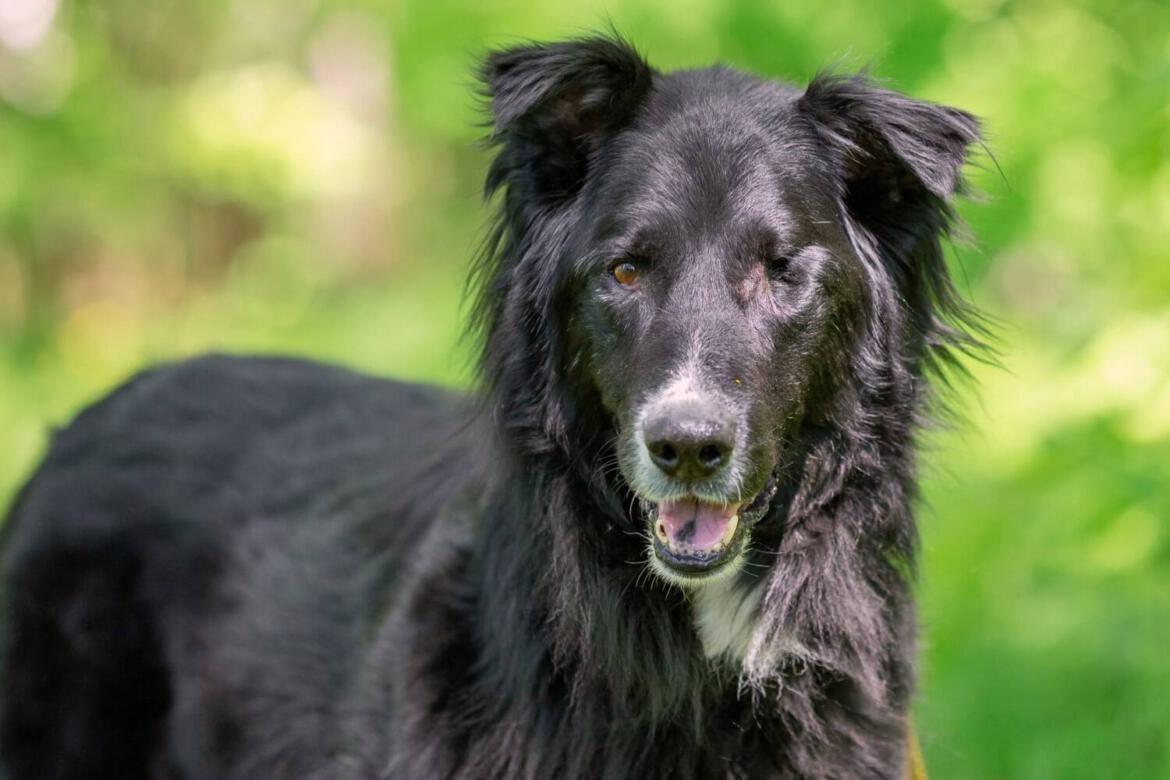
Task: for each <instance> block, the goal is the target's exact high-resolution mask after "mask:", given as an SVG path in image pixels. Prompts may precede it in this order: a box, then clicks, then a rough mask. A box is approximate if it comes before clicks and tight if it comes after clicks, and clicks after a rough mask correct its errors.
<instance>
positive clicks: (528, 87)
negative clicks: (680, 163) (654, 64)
mask: <svg viewBox="0 0 1170 780" xmlns="http://www.w3.org/2000/svg"><path fill="white" fill-rule="evenodd" d="M653 75H654V71H653V70H652V69H651V68H650V66H649V65H647V64H646V61H645V60H643V59H642V57H641V56H640V55H639V54H638V53H637V52H636V51H635V50H634V49H633V47H631V46H630V45H629V44H627V43H625V42H624V41H622V40H620V39H617V38H606V37H594V38H585V39H581V40H574V41H567V42H563V43H553V44H538V45H531V46H521V47H517V48H513V49H507V50H504V51H498V52H494V53H492V54H490V55H488V57H487V59H486V60H485V62H484V65H483V68H482V70H481V78H482V80H483V83H484V86H485V90H486V93H487V96H488V98H489V100H490V107H491V121H492V131H493V132H492V135H491V141H492V143H494V144H497V145H499V146H500V147H501V151H500V155H499V157H497V159H496V161H495V163H494V164H493V165H492V168H491V171H490V172H489V174H488V180H487V190H488V192H489V193H490V192H493V191H495V190H496V189H497V188H498V187H500V186H501V185H502V184H505V183H507V184H508V187H509V190H522V191H523V192H522V194H523V195H526V196H529V197H535V199H536V200H537V201H538V202H542V203H546V204H547V203H559V202H562V201H564V200H565V199H567V198H569V197H571V196H573V195H574V194H576V193H577V191H578V190H580V188H581V186H582V184H584V182H585V179H586V176H587V175H588V173H589V165H590V161H591V160H592V159H593V157H594V156H595V154H596V153H597V151H598V149H600V147H601V145H602V144H603V143H604V142H605V141H606V140H607V139H608V138H610V137H612V135H613V134H614V133H616V132H617V131H618V130H619V129H621V127H622V126H624V125H625V124H626V123H627V122H628V121H629V120H630V118H631V117H632V115H633V113H634V110H635V108H636V107H637V106H638V104H639V103H640V102H641V101H642V99H643V98H644V97H645V96H646V94H647V93H648V92H649V91H650V85H651V81H652V80H653Z"/></svg>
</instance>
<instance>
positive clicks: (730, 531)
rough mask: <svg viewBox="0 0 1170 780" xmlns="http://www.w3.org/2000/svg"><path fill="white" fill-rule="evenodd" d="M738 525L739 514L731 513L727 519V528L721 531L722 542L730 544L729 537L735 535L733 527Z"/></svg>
mask: <svg viewBox="0 0 1170 780" xmlns="http://www.w3.org/2000/svg"><path fill="white" fill-rule="evenodd" d="M738 527H739V515H732V516H731V519H730V520H728V521H727V530H726V531H724V532H723V544H731V537H733V536H735V529H736V528H738Z"/></svg>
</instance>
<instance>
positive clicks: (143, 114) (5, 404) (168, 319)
mask: <svg viewBox="0 0 1170 780" xmlns="http://www.w3.org/2000/svg"><path fill="white" fill-rule="evenodd" d="M5 9H6V10H4V9H0V501H7V500H8V498H9V497H11V495H12V492H13V491H14V490H15V488H16V486H17V485H18V482H19V480H20V479H21V478H22V477H23V475H25V474H26V473H27V472H28V470H29V469H30V468H31V466H32V464H33V463H34V461H35V459H36V457H37V455H38V453H39V452H40V451H41V450H42V448H43V446H44V442H45V435H46V430H47V429H48V427H49V426H52V425H60V424H62V423H63V422H64V421H66V420H67V419H68V418H69V416H70V415H71V414H72V413H73V412H74V411H75V410H76V409H77V408H78V407H79V405H81V404H82V403H84V402H85V401H86V399H89V398H92V397H93V396H94V395H95V394H97V393H99V392H101V391H103V390H104V389H106V388H108V387H109V386H110V385H111V384H112V383H114V382H116V381H117V380H119V379H121V378H122V377H125V376H126V375H127V374H129V373H130V372H132V371H133V370H134V369H135V368H136V367H138V366H140V365H142V364H144V363H149V362H152V361H157V360H161V359H166V358H171V357H174V356H181V355H188V354H191V353H193V352H197V351H201V350H206V349H210V348H216V349H231V350H237V351H240V350H279V351H295V352H298V353H306V354H310V355H314V356H319V357H322V358H328V359H333V360H339V361H343V362H346V363H349V364H352V365H355V366H359V367H362V368H365V369H368V370H371V371H375V372H383V373H392V374H396V375H400V376H407V377H416V378H424V379H430V380H438V381H442V382H448V383H464V384H465V383H467V382H468V381H469V379H468V377H469V373H468V371H467V355H468V352H469V349H468V347H467V346H466V345H460V344H459V343H458V339H457V337H458V322H459V321H460V292H461V281H462V279H463V276H464V273H465V269H466V267H467V261H468V258H469V257H470V256H471V255H472V253H473V252H474V250H475V247H476V241H477V236H478V231H479V228H480V227H481V225H482V223H483V221H484V211H483V209H482V207H481V205H480V203H479V202H478V190H479V186H480V179H481V177H482V174H483V171H484V166H485V162H486V159H485V154H484V152H483V150H482V149H481V148H480V147H479V146H477V144H476V139H477V137H478V135H479V134H480V130H479V129H477V126H476V122H477V121H479V119H480V117H479V115H478V114H477V110H478V106H477V101H476V99H475V97H474V92H473V87H474V85H473V82H472V80H471V77H470V75H469V73H470V68H471V66H472V64H473V63H474V61H475V58H476V57H477V55H479V54H480V53H482V52H483V51H484V50H485V49H486V48H487V47H488V46H490V45H494V44H500V43H507V42H515V41H517V40H519V39H521V38H529V37H534V38H547V37H558V36H564V35H567V34H573V33H577V32H581V31H583V30H587V29H595V28H598V27H603V26H605V25H606V24H608V23H610V22H612V23H613V24H614V25H615V26H616V27H617V28H618V29H620V30H621V31H622V32H623V33H624V34H625V35H627V36H629V37H630V38H632V40H634V41H635V42H636V43H637V44H638V45H639V46H640V47H641V48H642V49H643V51H644V52H645V53H646V54H647V55H648V56H649V58H650V59H651V60H652V61H653V62H654V63H656V64H657V65H659V66H661V67H665V68H672V67H680V66H691V65H701V64H707V63H710V62H714V61H725V62H728V63H731V64H734V65H738V66H742V67H745V68H749V69H752V70H755V71H757V72H759V73H762V74H769V75H773V76H776V77H779V78H786V79H791V80H796V81H800V80H804V79H807V78H808V77H809V76H810V75H811V74H813V73H814V72H815V71H816V70H817V69H818V68H821V67H823V66H825V65H835V66H836V67H838V68H840V69H853V68H857V67H860V66H866V65H868V66H870V67H871V69H872V71H873V73H874V74H875V75H877V76H878V77H880V78H882V79H885V80H887V81H888V83H890V84H891V85H893V86H895V87H897V88H900V89H903V90H905V91H908V92H910V93H912V94H914V95H917V96H919V97H923V98H929V99H933V100H938V101H943V102H947V103H951V104H954V105H958V106H961V107H964V108H967V109H969V110H971V111H974V112H975V113H977V114H979V115H981V116H982V117H984V118H985V120H986V126H987V131H988V142H989V146H990V148H991V149H992V150H993V151H994V154H995V158H996V161H997V163H998V170H997V166H996V165H995V164H993V163H992V162H991V161H990V159H989V158H987V157H984V158H983V160H982V161H981V162H982V165H981V166H980V167H978V168H976V169H975V170H973V171H972V178H973V181H974V183H975V184H976V185H977V187H978V188H979V189H980V190H982V192H984V193H985V194H986V197H985V198H984V200H983V202H982V203H977V204H967V205H965V206H964V207H963V209H962V211H963V214H964V215H965V217H966V218H967V220H968V222H969V223H970V225H971V227H972V233H973V235H974V236H976V237H977V238H976V239H975V240H974V241H973V242H971V243H969V244H966V245H963V246H960V247H959V248H958V249H957V250H956V252H955V253H954V254H955V256H954V258H953V259H954V262H955V268H956V273H958V274H959V276H960V279H961V280H962V286H963V288H964V289H965V290H966V291H967V292H968V293H969V294H970V295H971V296H972V297H973V298H974V299H975V301H977V303H978V304H979V305H981V306H982V307H984V308H985V309H986V310H988V311H989V312H991V313H992V314H993V315H995V316H996V317H998V318H999V320H1000V322H1001V323H1002V325H1001V327H1000V328H999V341H1000V349H1001V352H1002V354H1003V361H1002V362H1003V364H1004V365H1003V367H1002V368H989V367H986V366H976V367H975V368H974V371H975V374H976V376H977V379H978V384H979V386H980V388H981V389H980V391H979V392H978V393H976V392H974V391H973V389H971V388H964V389H961V390H960V392H959V396H958V397H959V399H960V400H959V405H960V406H961V407H962V408H963V409H964V410H965V412H966V422H965V423H963V424H961V425H960V426H958V428H957V429H956V430H953V431H949V432H945V433H939V434H935V435H933V436H932V439H931V441H930V443H929V448H928V451H927V454H926V457H925V459H924V460H925V466H926V494H927V501H926V504H925V506H924V509H923V512H922V513H921V518H922V527H923V540H924V552H925V556H924V557H925V560H924V570H923V577H922V584H921V595H922V623H923V630H924V649H923V656H924V657H923V674H922V684H921V692H920V694H919V701H918V715H917V717H918V720H919V724H920V730H921V733H922V739H923V743H924V747H925V750H926V754H927V759H928V764H929V765H930V766H931V768H932V770H933V774H934V776H936V777H939V778H971V779H973V780H987V779H988V778H1062V779H1067V778H1103V777H1108V778H1161V777H1167V776H1170V528H1168V525H1167V521H1168V519H1170V487H1168V483H1170V248H1168V247H1170V235H1168V232H1170V231H1168V227H1170V159H1168V157H1167V151H1168V150H1170V107H1168V106H1170V100H1168V97H1170V4H1167V3H1165V2H1164V1H1159V0H1072V1H1070V2H1057V1H1056V0H1021V1H1020V2H1012V1H1011V0H924V1H922V2H906V3H897V4H893V3H890V4H886V3H874V2H867V1H866V0H843V1H840V2H829V3H815V2H809V1H808V0H791V1H790V2H775V1H773V0H769V1H768V2H763V1H754V0H744V1H742V2H731V1H730V0H673V2H652V1H651V0H612V1H611V2H609V3H607V4H605V5H604V6H603V5H601V4H590V3H584V2H565V3H553V2H547V0H506V1H505V2H498V3H483V2H476V1H474V0H398V1H397V2H374V1H373V0H349V1H348V2H342V1H341V0H201V1H200V2H197V3H192V2H183V1H182V0H150V2H149V3H147V2H143V1H142V0H104V2H101V3H87V2H70V1H69V0H61V2H60V4H59V5H58V3H57V2H54V0H23V1H22V2H17V3H8V4H5ZM54 12H55V13H54ZM1001 171H1002V173H1001Z"/></svg>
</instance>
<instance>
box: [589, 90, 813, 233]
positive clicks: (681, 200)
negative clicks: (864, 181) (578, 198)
mask: <svg viewBox="0 0 1170 780" xmlns="http://www.w3.org/2000/svg"><path fill="white" fill-rule="evenodd" d="M796 96H797V93H796V92H795V90H793V89H791V88H789V87H787V86H785V85H780V84H775V83H771V82H763V81H760V80H758V79H755V78H753V77H750V76H747V75H746V74H741V73H739V72H738V71H731V70H727V69H723V68H716V69H708V70H705V71H687V72H681V73H675V74H670V75H669V76H666V77H663V79H662V80H661V81H660V82H659V89H657V90H655V92H654V94H653V96H652V97H651V98H650V100H649V101H648V103H647V105H646V106H645V109H644V111H643V112H642V114H641V116H640V117H639V120H638V121H637V122H636V123H635V125H634V126H633V127H631V128H630V130H629V132H628V133H626V134H625V136H624V137H623V138H622V139H620V141H619V142H618V144H617V147H616V149H615V153H614V155H613V156H612V157H611V158H610V160H611V164H610V165H609V166H607V168H608V170H607V175H606V179H607V183H608V187H607V189H608V190H609V193H610V194H611V196H612V200H611V202H622V203H623V208H624V210H625V216H626V217H628V218H630V219H632V220H634V221H642V220H646V221H649V220H655V219H657V220H661V219H663V218H665V219H667V220H668V221H670V222H681V223H683V224H686V225H690V226H694V225H698V224H707V225H712V224H717V223H726V222H727V221H729V220H737V219H739V218H742V217H752V218H763V219H765V220H766V221H774V220H776V219H782V218H783V217H784V215H785V213H786V212H788V211H790V210H791V209H794V208H795V209H796V210H799V208H800V205H801V204H804V203H808V202H809V201H810V196H811V195H812V193H814V192H816V191H821V190H823V191H826V192H828V191H829V189H830V188H828V187H822V186H820V185H819V184H818V178H824V177H823V175H821V174H822V171H823V170H824V165H823V162H824V161H823V157H824V153H823V151H822V150H821V149H820V148H819V146H818V142H817V140H816V138H815V136H814V135H813V134H812V133H810V132H808V130H807V128H806V127H805V126H804V125H803V124H802V123H801V122H800V121H799V119H798V118H796V117H794V111H795V109H794V105H795V99H796Z"/></svg>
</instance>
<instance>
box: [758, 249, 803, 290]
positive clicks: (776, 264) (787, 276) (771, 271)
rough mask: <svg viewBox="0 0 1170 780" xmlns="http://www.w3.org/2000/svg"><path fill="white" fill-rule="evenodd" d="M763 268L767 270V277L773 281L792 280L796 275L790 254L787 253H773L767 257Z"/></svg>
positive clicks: (789, 281)
mask: <svg viewBox="0 0 1170 780" xmlns="http://www.w3.org/2000/svg"><path fill="white" fill-rule="evenodd" d="M764 265H765V268H766V269H767V271H768V278H769V279H771V280H772V281H773V282H788V283H791V282H794V281H796V275H795V274H794V273H793V268H792V256H791V255H788V254H781V255H774V256H771V257H769V258H768V259H767V260H766V261H765V263H764Z"/></svg>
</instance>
